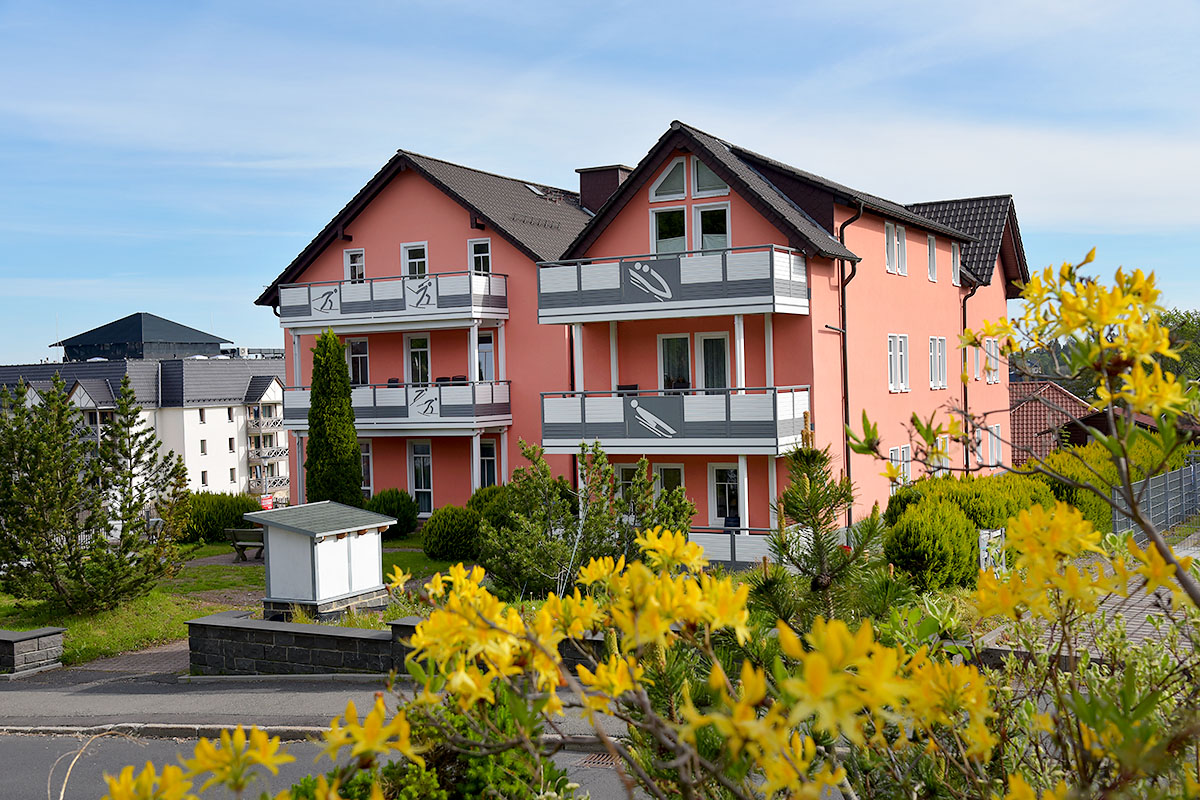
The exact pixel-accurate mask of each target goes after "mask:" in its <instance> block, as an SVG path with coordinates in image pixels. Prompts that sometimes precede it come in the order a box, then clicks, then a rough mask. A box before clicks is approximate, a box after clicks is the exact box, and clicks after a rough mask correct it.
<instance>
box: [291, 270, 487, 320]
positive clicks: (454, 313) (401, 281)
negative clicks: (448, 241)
mask: <svg viewBox="0 0 1200 800" xmlns="http://www.w3.org/2000/svg"><path fill="white" fill-rule="evenodd" d="M279 317H280V323H281V324H282V325H283V326H285V327H288V328H295V327H304V326H305V325H306V324H307V325H310V326H311V325H321V326H325V327H329V326H337V325H338V324H345V325H351V324H363V323H372V322H380V321H383V322H399V321H413V322H420V321H431V320H439V319H451V320H452V319H458V318H462V319H471V318H478V317H490V318H498V319H507V318H508V277H507V276H505V275H499V274H494V273H478V272H442V273H437V274H430V275H422V276H417V277H408V276H395V277H389V278H371V279H367V280H361V281H322V282H317V283H289V284H283V285H282V286H280V287H279Z"/></svg>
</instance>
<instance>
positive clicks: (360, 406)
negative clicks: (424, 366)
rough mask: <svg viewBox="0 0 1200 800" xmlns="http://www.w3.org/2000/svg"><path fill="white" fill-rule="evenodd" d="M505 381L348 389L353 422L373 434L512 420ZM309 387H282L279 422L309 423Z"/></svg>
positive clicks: (293, 425)
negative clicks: (280, 420) (281, 417)
mask: <svg viewBox="0 0 1200 800" xmlns="http://www.w3.org/2000/svg"><path fill="white" fill-rule="evenodd" d="M509 395H510V383H509V382H508V381H476V382H470V381H462V382H445V383H383V384H372V385H370V386H356V387H354V388H353V389H351V390H350V402H351V404H352V405H353V407H354V426H355V427H356V428H357V429H358V430H359V431H360V432H363V433H375V434H376V435H387V434H388V433H395V434H397V435H415V434H422V433H423V434H426V435H427V434H436V433H453V432H455V431H458V430H463V431H468V430H474V429H476V428H484V427H490V426H494V425H511V424H512V402H511V401H510V399H509ZM309 403H310V391H309V387H307V386H306V387H291V388H286V389H284V390H283V420H284V426H285V427H287V428H289V429H290V430H300V431H303V430H306V429H307V428H308V407H309Z"/></svg>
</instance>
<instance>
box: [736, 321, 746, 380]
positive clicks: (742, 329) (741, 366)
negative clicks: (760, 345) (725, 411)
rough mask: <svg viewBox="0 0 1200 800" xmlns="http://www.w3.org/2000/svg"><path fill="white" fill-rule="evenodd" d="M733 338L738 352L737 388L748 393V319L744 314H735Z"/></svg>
mask: <svg viewBox="0 0 1200 800" xmlns="http://www.w3.org/2000/svg"><path fill="white" fill-rule="evenodd" d="M733 338H734V341H735V343H736V348H735V349H736V352H737V378H736V381H737V386H736V388H737V390H738V394H745V393H746V319H745V316H744V315H742V314H734V315H733Z"/></svg>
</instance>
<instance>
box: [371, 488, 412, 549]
mask: <svg viewBox="0 0 1200 800" xmlns="http://www.w3.org/2000/svg"><path fill="white" fill-rule="evenodd" d="M366 509H367V511H374V512H375V513H376V514H385V515H386V516H389V517H395V519H396V524H395V525H393V526H392V527H391V528H389V529H388V532H387V538H389V539H403V538H404V537H405V536H408V535H409V534H411V533H412V532H413V531H415V530H416V529H417V514H418V512H419V509H418V508H417V501H416V500H414V499H413V498H412V495H410V494H409V493H408V492H406V491H404V490H403V489H384V490H383V491H381V492H379V493H378V494H376V495H375V496H374V497H372V498H371V499H370V500H368V501H367V505H366Z"/></svg>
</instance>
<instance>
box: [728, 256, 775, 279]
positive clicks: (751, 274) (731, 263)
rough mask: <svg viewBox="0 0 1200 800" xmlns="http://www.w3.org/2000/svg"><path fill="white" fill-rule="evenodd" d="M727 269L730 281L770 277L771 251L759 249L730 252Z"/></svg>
mask: <svg viewBox="0 0 1200 800" xmlns="http://www.w3.org/2000/svg"><path fill="white" fill-rule="evenodd" d="M726 263H727V267H726V269H727V271H728V274H729V280H731V281H748V280H753V279H756V278H769V277H771V251H769V250H760V251H757V252H749V253H736V252H735V253H730V254H729V255H728V257H727V262H726Z"/></svg>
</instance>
